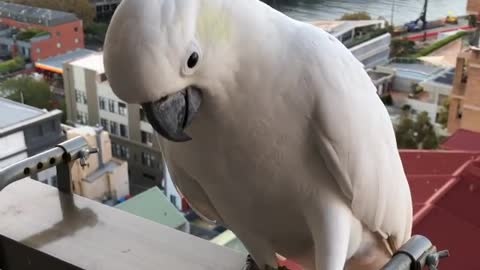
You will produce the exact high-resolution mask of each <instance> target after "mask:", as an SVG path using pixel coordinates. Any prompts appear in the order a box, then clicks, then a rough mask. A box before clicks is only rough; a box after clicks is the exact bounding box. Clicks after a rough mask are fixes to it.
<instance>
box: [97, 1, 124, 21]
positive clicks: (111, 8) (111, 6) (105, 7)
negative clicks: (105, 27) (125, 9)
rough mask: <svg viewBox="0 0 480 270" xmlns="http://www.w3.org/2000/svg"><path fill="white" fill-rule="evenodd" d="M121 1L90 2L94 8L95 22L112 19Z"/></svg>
mask: <svg viewBox="0 0 480 270" xmlns="http://www.w3.org/2000/svg"><path fill="white" fill-rule="evenodd" d="M120 2H121V0H90V3H91V4H92V5H94V6H95V11H96V18H97V20H104V19H109V18H110V17H112V15H113V13H114V12H115V9H117V7H118V5H119V4H120Z"/></svg>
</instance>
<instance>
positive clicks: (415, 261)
mask: <svg viewBox="0 0 480 270" xmlns="http://www.w3.org/2000/svg"><path fill="white" fill-rule="evenodd" d="M449 255H450V254H449V252H448V250H443V251H439V252H437V248H436V247H435V246H434V245H433V244H432V243H431V242H430V240H428V239H427V238H426V237H424V236H421V235H414V236H413V237H412V238H410V240H408V241H407V242H406V243H405V244H404V245H403V246H402V247H401V248H400V249H399V250H398V251H397V252H396V253H395V254H394V255H393V257H392V259H391V260H390V261H389V262H388V263H387V264H386V265H385V266H384V267H383V268H382V269H381V270H422V269H424V267H425V266H427V267H428V269H430V270H437V269H438V264H439V262H440V259H442V258H445V257H448V256H449Z"/></svg>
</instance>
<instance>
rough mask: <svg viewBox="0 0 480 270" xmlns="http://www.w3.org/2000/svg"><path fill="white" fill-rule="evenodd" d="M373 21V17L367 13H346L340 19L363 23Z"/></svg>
mask: <svg viewBox="0 0 480 270" xmlns="http://www.w3.org/2000/svg"><path fill="white" fill-rule="evenodd" d="M371 19H372V17H370V14H368V13H367V12H365V11H361V12H353V13H346V14H344V15H343V16H342V17H341V18H340V20H342V21H362V20H371Z"/></svg>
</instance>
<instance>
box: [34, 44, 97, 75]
mask: <svg viewBox="0 0 480 270" xmlns="http://www.w3.org/2000/svg"><path fill="white" fill-rule="evenodd" d="M94 53H96V52H95V51H92V50H87V49H77V50H75V51H73V52H68V53H65V54H62V55H59V56H54V57H50V58H47V59H44V60H40V61H37V62H36V64H39V65H44V66H48V67H50V68H55V69H59V70H62V69H63V64H64V63H67V62H70V61H74V60H76V59H80V58H84V57H86V56H89V55H91V54H94ZM38 68H41V66H39V67H38Z"/></svg>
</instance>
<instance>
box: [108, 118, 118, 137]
mask: <svg viewBox="0 0 480 270" xmlns="http://www.w3.org/2000/svg"><path fill="white" fill-rule="evenodd" d="M110 133H112V134H113V135H118V124H117V123H116V122H114V121H110Z"/></svg>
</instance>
